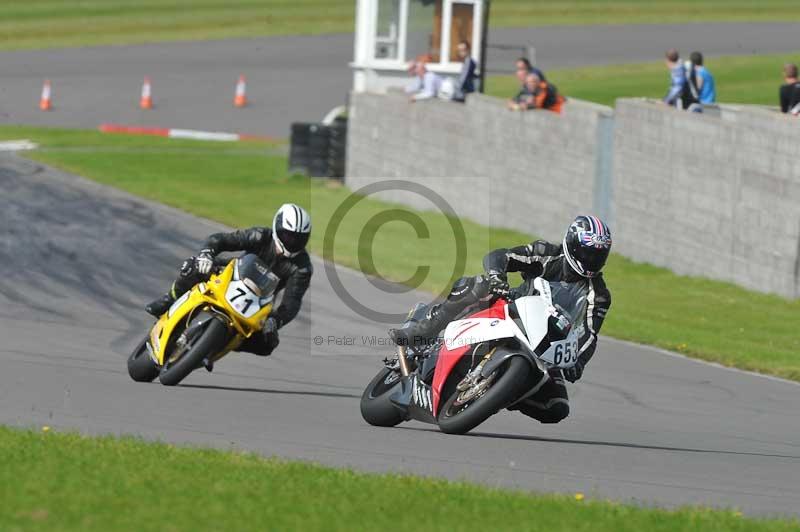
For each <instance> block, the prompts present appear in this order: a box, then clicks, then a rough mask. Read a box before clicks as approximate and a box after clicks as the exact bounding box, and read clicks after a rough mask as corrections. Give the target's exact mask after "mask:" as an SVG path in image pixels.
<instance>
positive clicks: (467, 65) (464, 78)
mask: <svg viewBox="0 0 800 532" xmlns="http://www.w3.org/2000/svg"><path fill="white" fill-rule="evenodd" d="M470 51H471V47H470V45H469V41H461V42H460V43H458V56H459V57H460V58H461V60H462V61H463V63H462V64H461V73H460V74H459V75H458V81H457V84H456V91H455V94H454V95H453V100H455V101H457V102H463V101H464V100H465V98H466V95H467V94H469V93H471V92H475V77H476V76H475V69H476V68H478V63H476V62H475V60H474V59H473V58H472V56H471V55H470Z"/></svg>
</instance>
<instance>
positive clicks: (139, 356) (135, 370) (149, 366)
mask: <svg viewBox="0 0 800 532" xmlns="http://www.w3.org/2000/svg"><path fill="white" fill-rule="evenodd" d="M158 371H159V370H158V366H157V365H156V363H155V362H153V359H152V358H151V357H150V352H149V351H148V349H147V338H146V337H145V339H144V340H142V341H141V342H139V345H137V346H136V349H134V350H133V353H131V356H129V357H128V375H130V376H131V379H133V380H135V381H136V382H153V379H155V378H156V377H158Z"/></svg>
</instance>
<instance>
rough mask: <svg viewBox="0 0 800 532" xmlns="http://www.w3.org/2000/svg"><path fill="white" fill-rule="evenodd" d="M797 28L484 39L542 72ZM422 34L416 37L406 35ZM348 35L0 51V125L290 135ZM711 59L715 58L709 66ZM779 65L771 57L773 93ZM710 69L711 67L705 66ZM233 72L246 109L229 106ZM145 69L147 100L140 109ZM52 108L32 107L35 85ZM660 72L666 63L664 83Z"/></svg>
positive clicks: (323, 85) (332, 78)
mask: <svg viewBox="0 0 800 532" xmlns="http://www.w3.org/2000/svg"><path fill="white" fill-rule="evenodd" d="M798 30H800V24H791V23H703V24H690V23H687V24H652V25H624V26H564V27H541V28H515V29H495V30H492V31H491V33H490V35H489V42H490V43H493V44H498V45H519V46H522V47H524V46H525V45H527V44H528V43H531V44H533V45H534V46H535V47H536V58H537V62H538V63H539V65H540V66H542V67H543V68H545V69H550V68H559V67H562V68H564V67H575V66H582V65H601V64H610V63H632V62H641V61H658V60H660V59H661V58H662V57H663V54H664V50H666V49H667V48H671V47H673V46H675V47H678V48H679V49H680V50H681V51H682V52H683V53H684V55H687V54H688V53H689V52H690V51H691V50H695V49H696V50H701V51H703V52H704V53H705V54H706V57H708V58H713V57H714V56H718V55H747V54H754V53H759V54H764V53H776V52H788V51H793V50H797V49H798V44H797V34H798ZM412 41H413V42H427V41H426V36H425V35H417V36H416V38H415V39H414V38H412V39H410V42H412ZM520 53H521V51H520V50H505V51H501V50H496V49H494V50H492V49H490V50H489V58H488V66H489V70H490V71H497V70H498V69H500V70H505V71H511V70H512V69H513V62H514V59H515V58H516V57H517V56H519V55H520ZM352 60H353V35H352V34H338V35H320V36H311V37H309V36H285V37H265V38H257V39H238V40H236V39H234V40H225V41H208V42H184V43H157V44H147V45H136V46H106V47H93V48H71V49H63V50H39V51H21V52H0V72H2V76H3V79H2V83H1V84H0V123H3V124H27V125H50V126H67V127H88V128H94V127H97V126H98V125H100V124H101V123H104V122H116V123H122V124H132V125H143V126H158V127H173V128H191V129H201V130H211V131H230V132H235V133H250V134H261V135H272V136H277V137H288V136H289V131H290V129H289V128H290V124H291V123H292V122H318V121H320V120H322V118H323V116H325V114H326V113H327V112H328V111H329V110H330V109H332V108H333V107H335V106H337V105H341V104H344V103H345V102H346V100H347V94H348V91H349V90H350V87H351V84H352V71H351V69H350V68H349V67H348V65H349V63H350V62H351V61H352ZM710 64H711V65H713V63H710ZM781 67H782V65H775V90H776V92H777V87H778V85H779V84H780V82H781V78H780V72H781ZM712 70H713V68H712ZM239 74H245V75H246V76H247V80H248V85H247V87H248V97H249V100H250V102H251V103H250V105H249V107H247V108H245V109H236V108H234V107H233V105H232V101H233V94H234V85H235V83H236V80H237V78H238V77H239ZM144 76H150V77H151V78H152V83H153V98H154V104H155V108H154V109H153V110H150V111H142V110H140V109H139V108H138V102H139V95H140V90H141V85H142V79H143V78H144ZM45 79H50V80H51V81H52V84H53V106H54V110H53V111H51V112H48V113H43V112H41V111H39V109H38V102H39V95H40V92H41V88H42V83H43V81H44V80H45ZM667 84H668V75H667V72H666V70H665V71H664V88H665V90H666V87H667Z"/></svg>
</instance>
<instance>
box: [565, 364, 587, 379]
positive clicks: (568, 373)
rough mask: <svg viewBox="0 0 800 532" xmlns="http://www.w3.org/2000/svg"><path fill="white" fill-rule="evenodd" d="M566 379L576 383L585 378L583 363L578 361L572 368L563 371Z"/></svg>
mask: <svg viewBox="0 0 800 532" xmlns="http://www.w3.org/2000/svg"><path fill="white" fill-rule="evenodd" d="M562 373H563V374H564V378H565V379H567V380H568V381H569V382H575V381H577V380H579V379H580V378H581V376H583V362H581V361H580V360H578V361H577V362H575V365H574V366H572V367H571V368H566V369H564V370H563V371H562Z"/></svg>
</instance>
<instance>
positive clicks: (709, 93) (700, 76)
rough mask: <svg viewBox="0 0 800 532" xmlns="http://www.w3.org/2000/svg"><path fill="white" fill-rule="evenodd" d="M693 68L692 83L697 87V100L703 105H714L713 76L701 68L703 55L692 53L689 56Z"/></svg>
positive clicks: (714, 88) (715, 93) (715, 94)
mask: <svg viewBox="0 0 800 532" xmlns="http://www.w3.org/2000/svg"><path fill="white" fill-rule="evenodd" d="M689 59H690V60H691V61H692V66H693V67H694V72H695V76H694V81H695V83H696V86H697V99H698V100H700V103H701V104H703V105H707V104H712V103H716V101H717V88H716V85H715V83H714V76H712V75H711V72H709V71H708V69H707V68H706V67H705V66H703V54H701V53H700V52H692V53H691V55H689Z"/></svg>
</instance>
